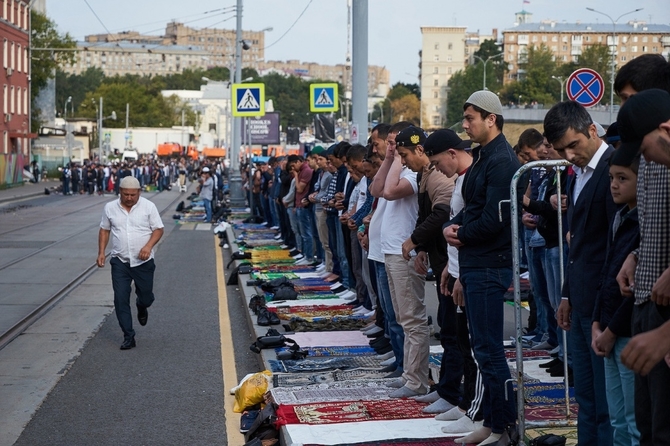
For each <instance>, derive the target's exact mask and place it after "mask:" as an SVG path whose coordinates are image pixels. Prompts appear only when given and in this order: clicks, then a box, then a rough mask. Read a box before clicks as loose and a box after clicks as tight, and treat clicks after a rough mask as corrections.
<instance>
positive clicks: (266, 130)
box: [239, 112, 279, 145]
mask: <svg viewBox="0 0 670 446" xmlns="http://www.w3.org/2000/svg"><path fill="white" fill-rule="evenodd" d="M239 121H240V135H241V138H240V141H242V143H243V144H246V143H248V142H247V138H248V136H247V135H248V134H251V144H256V145H268V144H279V113H276V112H271V113H265V115H263V116H253V117H249V118H243V119H240V120H239ZM247 128H248V130H247Z"/></svg>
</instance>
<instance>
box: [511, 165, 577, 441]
mask: <svg viewBox="0 0 670 446" xmlns="http://www.w3.org/2000/svg"><path fill="white" fill-rule="evenodd" d="M570 165H572V163H570V162H568V161H565V160H556V161H532V162H530V163H527V164H524V165H523V166H521V167H520V168H519V170H517V171H516V173H515V174H514V176H513V177H512V182H511V184H510V218H512V217H511V216H516V218H514V219H512V225H511V226H512V258H513V262H514V266H513V285H514V314H515V322H516V368H517V377H516V382H517V413H518V419H519V424H518V431H519V438H520V440H521V442H520V443H519V445H521V446H523V445H525V440H524V435H525V431H526V420H525V413H524V407H525V399H524V384H523V348H522V345H521V344H522V338H521V336H522V335H523V324H522V322H521V288H520V287H521V277H520V271H519V264H520V258H519V257H520V251H519V224H518V223H519V222H518V221H517V219H518V218H519V217H520V216H521V214H520V213H519V201H518V196H517V183H518V181H519V178H521V175H522V174H523V173H524V172H526V171H527V170H530V169H533V168H535V167H560V166H570ZM556 179H557V182H556V187H557V192H556V193H557V194H558V198H559V202H558V204H559V206H558V209H557V213H558V248H559V249H558V250H559V263H560V267H559V271H560V282H561V286H562V285H563V282H564V267H563V265H564V263H563V219H562V215H561V206H560V196H561V175H560V174H557V175H556ZM505 201H507V200H505ZM502 203H503V202H502V201H501V202H500V203H499V205H498V207H499V217H500V219H501V221H502V212H501V208H500V206H501V204H502ZM562 335H563V346H564V348H565V351H564V359H565V360H564V361H563V372H564V379H563V382H564V384H565V419H564V420H560V421H549V422H548V421H541V422H529V423H528V424H529V425H530V426H533V427H548V426H572V425H574V424H575V421H571V420H570V391H569V387H568V361H567V342H566V341H567V339H566V332H565V331H563V333H562Z"/></svg>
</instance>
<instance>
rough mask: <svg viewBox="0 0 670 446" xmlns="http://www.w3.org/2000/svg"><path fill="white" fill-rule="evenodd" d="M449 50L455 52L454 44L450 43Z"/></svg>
mask: <svg viewBox="0 0 670 446" xmlns="http://www.w3.org/2000/svg"><path fill="white" fill-rule="evenodd" d="M447 49H450V50H453V49H454V44H453V43H451V42H450V43H449V45H448V46H447Z"/></svg>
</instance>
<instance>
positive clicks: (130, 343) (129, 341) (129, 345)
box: [120, 338, 137, 350]
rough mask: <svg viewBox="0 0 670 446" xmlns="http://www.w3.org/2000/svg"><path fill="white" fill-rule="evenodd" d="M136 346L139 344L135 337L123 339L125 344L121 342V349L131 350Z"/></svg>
mask: <svg viewBox="0 0 670 446" xmlns="http://www.w3.org/2000/svg"><path fill="white" fill-rule="evenodd" d="M136 346H137V344H135V338H130V339H126V340H125V341H123V344H121V347H120V349H121V350H130V349H131V348H133V347H136Z"/></svg>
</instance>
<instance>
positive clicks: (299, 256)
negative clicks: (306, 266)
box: [292, 253, 305, 261]
mask: <svg viewBox="0 0 670 446" xmlns="http://www.w3.org/2000/svg"><path fill="white" fill-rule="evenodd" d="M292 257H293V260H296V261H297V260H302V259H304V258H305V256H304V255H302V254H300V253H298V254H296V255H294V256H292Z"/></svg>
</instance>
